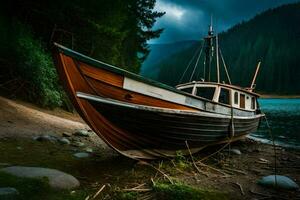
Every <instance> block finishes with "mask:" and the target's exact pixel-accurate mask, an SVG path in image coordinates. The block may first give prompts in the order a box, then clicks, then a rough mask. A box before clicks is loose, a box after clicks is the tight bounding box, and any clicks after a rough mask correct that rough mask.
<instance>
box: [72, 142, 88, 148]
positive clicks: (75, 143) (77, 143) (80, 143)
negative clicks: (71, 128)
mask: <svg viewBox="0 0 300 200" xmlns="http://www.w3.org/2000/svg"><path fill="white" fill-rule="evenodd" d="M72 145H73V146H75V147H83V146H85V144H84V143H83V142H78V141H76V142H74V143H73V144H72Z"/></svg>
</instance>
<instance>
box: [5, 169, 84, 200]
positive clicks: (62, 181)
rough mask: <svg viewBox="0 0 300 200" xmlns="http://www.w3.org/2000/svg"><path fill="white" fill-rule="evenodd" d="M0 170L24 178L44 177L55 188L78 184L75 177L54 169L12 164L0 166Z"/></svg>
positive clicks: (71, 186) (69, 187) (66, 187)
mask: <svg viewBox="0 0 300 200" xmlns="http://www.w3.org/2000/svg"><path fill="white" fill-rule="evenodd" d="M0 171H3V172H6V173H9V174H11V175H14V176H17V177H24V178H37V179H43V178H44V177H46V178H48V180H49V185H50V186H51V187H52V188H55V189H73V188H76V187H78V186H79V185H80V183H79V181H78V180H77V179H76V178H75V177H73V176H72V175H70V174H67V173H64V172H62V171H59V170H56V169H49V168H41V167H23V166H12V167H6V168H2V169H0ZM0 199H1V198H0Z"/></svg>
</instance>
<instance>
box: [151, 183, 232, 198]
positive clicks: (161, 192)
mask: <svg viewBox="0 0 300 200" xmlns="http://www.w3.org/2000/svg"><path fill="white" fill-rule="evenodd" d="M153 189H154V192H155V194H156V197H157V199H161V200H171V199H172V200H226V199H230V198H229V196H228V194H226V193H222V192H218V191H212V190H203V189H198V188H195V187H191V186H189V185H186V184H183V183H175V184H167V183H156V184H155V186H153Z"/></svg>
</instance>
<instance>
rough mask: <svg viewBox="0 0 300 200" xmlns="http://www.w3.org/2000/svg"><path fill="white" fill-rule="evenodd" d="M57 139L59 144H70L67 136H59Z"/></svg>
mask: <svg viewBox="0 0 300 200" xmlns="http://www.w3.org/2000/svg"><path fill="white" fill-rule="evenodd" d="M58 141H59V143H61V144H71V142H70V140H68V139H67V138H61V139H59V140H58Z"/></svg>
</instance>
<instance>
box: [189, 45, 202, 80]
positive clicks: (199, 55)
mask: <svg viewBox="0 0 300 200" xmlns="http://www.w3.org/2000/svg"><path fill="white" fill-rule="evenodd" d="M203 47H204V42H203V43H202V46H201V50H200V53H199V55H198V58H197V61H196V63H195V66H194V69H193V73H192V75H191V77H190V81H189V82H191V81H192V78H193V76H194V73H195V70H196V68H197V65H198V62H199V59H200V56H201V54H202V50H203Z"/></svg>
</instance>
